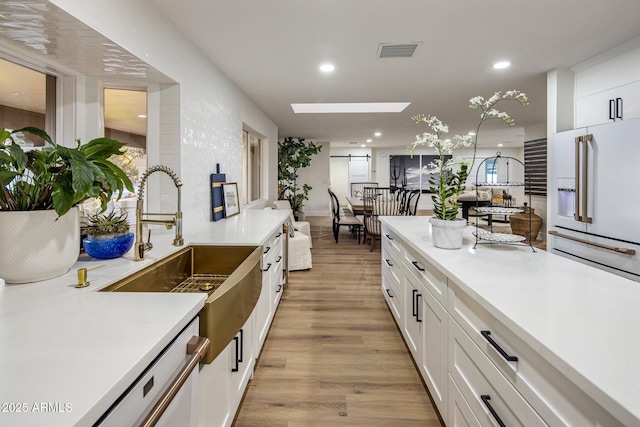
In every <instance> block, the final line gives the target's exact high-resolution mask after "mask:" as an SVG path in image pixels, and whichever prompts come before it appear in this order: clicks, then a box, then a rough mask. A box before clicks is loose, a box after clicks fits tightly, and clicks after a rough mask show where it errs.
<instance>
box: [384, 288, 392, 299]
mask: <svg viewBox="0 0 640 427" xmlns="http://www.w3.org/2000/svg"><path fill="white" fill-rule="evenodd" d="M385 290H386V291H387V295H389V298H393V295H391V292H390V291H389V289H386V288H385Z"/></svg>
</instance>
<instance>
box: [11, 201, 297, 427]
mask: <svg viewBox="0 0 640 427" xmlns="http://www.w3.org/2000/svg"><path fill="white" fill-rule="evenodd" d="M287 217H288V211H277V210H246V211H244V212H241V213H240V214H239V215H236V216H234V217H231V218H227V219H224V220H221V221H218V222H211V223H207V224H202V225H199V226H197V227H191V228H187V229H186V230H185V233H184V239H185V245H189V244H209V245H261V244H263V243H264V242H265V241H266V239H267V238H268V237H269V236H270V235H271V234H272V233H273V232H274V231H275V230H277V229H278V228H279V227H281V225H282V223H283V222H285V220H286V218H287ZM172 241H173V232H172V231H169V232H164V233H163V232H160V233H158V234H157V235H152V243H153V250H151V251H149V252H147V253H146V254H145V259H144V260H143V261H138V262H135V261H133V252H132V251H130V252H129V253H128V254H126V255H125V256H124V257H120V258H116V259H113V260H96V259H93V258H91V257H89V256H87V255H81V256H80V258H79V260H78V262H77V263H76V264H75V265H74V266H73V267H72V269H71V270H70V271H69V272H68V273H67V274H65V275H63V276H60V277H57V278H55V279H51V280H46V281H41V282H36V283H27V284H4V285H2V284H0V405H1V406H0V425H2V426H5V425H6V426H21V427H25V426H43V425H46V426H48V427H55V426H64V427H68V426H90V425H92V424H93V423H95V422H96V421H97V420H98V418H99V417H100V416H101V415H102V414H103V413H104V412H105V411H107V410H108V408H109V407H110V406H111V405H112V404H113V403H114V402H115V400H116V399H117V398H118V397H119V396H120V395H121V394H122V393H123V392H124V391H125V390H126V389H127V387H128V386H129V385H130V384H131V383H133V382H134V381H135V379H136V378H137V377H138V376H139V375H140V374H141V373H142V372H143V371H144V369H146V368H147V366H148V365H149V364H150V363H151V362H152V361H153V359H154V358H155V357H156V356H157V355H158V354H159V353H160V351H161V350H162V349H163V348H164V347H166V346H167V345H168V344H169V343H170V342H171V340H172V339H173V338H174V337H175V336H176V335H178V333H179V332H180V331H181V330H182V329H183V328H184V327H185V326H187V325H188V324H189V323H190V321H191V320H192V319H193V318H194V317H195V316H196V315H197V314H198V312H199V311H200V309H201V308H202V307H203V306H204V301H205V295H204V294H167V293H130V292H127V293H118V292H96V291H98V290H100V289H101V288H103V287H105V286H108V285H110V284H111V283H113V282H115V281H117V280H120V279H122V278H124V277H127V276H129V275H130V274H132V273H134V272H136V271H138V270H141V269H142V268H144V267H146V266H148V265H150V264H152V263H153V262H155V261H158V260H160V259H162V258H164V257H166V256H168V255H170V254H172V253H174V252H176V251H177V250H180V249H181V248H183V247H184V246H181V247H174V246H172V245H171V243H172ZM101 265H105V266H104V267H101V268H99V269H96V270H93V271H89V273H88V280H89V282H90V286H89V287H86V288H82V289H77V288H75V287H74V285H75V283H77V275H76V271H77V269H78V268H83V267H85V268H88V269H90V268H92V267H96V266H101Z"/></svg>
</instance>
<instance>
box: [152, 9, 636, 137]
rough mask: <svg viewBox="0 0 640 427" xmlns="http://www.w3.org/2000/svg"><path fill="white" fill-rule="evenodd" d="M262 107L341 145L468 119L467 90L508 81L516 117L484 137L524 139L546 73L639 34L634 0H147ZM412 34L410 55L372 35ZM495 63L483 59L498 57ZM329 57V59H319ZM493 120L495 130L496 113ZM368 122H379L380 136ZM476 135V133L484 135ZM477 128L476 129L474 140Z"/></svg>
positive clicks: (284, 126)
mask: <svg viewBox="0 0 640 427" xmlns="http://www.w3.org/2000/svg"><path fill="white" fill-rule="evenodd" d="M151 1H152V2H153V3H155V4H156V5H157V6H158V7H160V8H161V9H162V10H163V11H164V13H165V14H166V15H167V16H168V17H170V19H171V20H172V21H173V22H174V23H175V25H176V26H177V27H178V28H179V29H180V30H181V31H182V32H183V33H185V34H186V35H187V36H188V37H189V38H191V40H192V41H193V43H194V44H195V45H196V46H198V47H199V48H200V49H201V50H202V51H203V52H204V54H205V55H206V56H208V57H209V58H210V59H211V61H212V62H213V63H214V64H216V66H217V67H219V68H220V69H221V70H222V71H223V72H224V73H225V74H226V75H228V76H229V78H230V79H231V80H233V81H234V82H235V84H236V85H237V86H238V87H239V88H240V89H241V90H242V91H243V92H244V93H245V94H246V95H247V96H248V97H249V98H251V99H252V100H253V101H254V102H255V103H256V104H257V106H258V107H259V108H260V109H261V110H262V111H264V112H265V113H266V114H267V116H269V118H271V120H273V121H274V122H275V123H276V125H278V128H279V134H280V137H284V136H299V137H305V138H308V139H311V140H313V141H320V142H331V143H332V146H345V145H348V142H350V141H357V142H364V141H365V140H366V139H367V138H373V139H374V142H373V144H371V145H372V146H374V147H382V146H390V145H398V146H406V145H407V144H409V143H410V142H411V141H413V140H414V138H415V135H416V133H418V132H422V131H424V130H425V129H423V128H420V127H418V126H417V125H415V124H413V122H412V121H411V117H412V116H414V115H416V114H418V113H425V114H435V115H437V116H438V117H439V118H441V119H442V120H443V121H444V122H445V123H448V124H449V127H450V129H451V134H454V133H466V132H467V131H469V130H471V129H472V128H474V127H475V125H476V124H477V120H478V118H479V117H478V112H477V110H471V109H469V108H468V100H469V99H470V98H471V97H473V96H476V95H482V96H485V97H489V96H491V95H492V94H493V93H494V92H495V91H504V90H510V89H517V90H521V91H524V92H526V93H527V94H528V95H529V98H530V105H529V106H527V107H525V108H521V107H519V105H517V104H511V105H508V106H507V104H504V105H505V107H506V108H505V109H506V110H507V111H508V112H509V113H511V114H512V116H513V117H514V118H515V119H516V125H517V126H518V127H517V128H514V129H510V130H509V131H507V132H501V133H500V134H499V133H494V132H491V129H490V127H489V126H487V127H486V128H483V132H481V135H480V140H481V142H483V144H484V145H494V144H496V143H497V142H514V141H520V142H521V141H522V140H523V139H524V136H523V134H524V132H523V129H522V127H526V126H531V125H535V124H541V123H545V121H546V73H547V71H548V70H550V69H554V68H557V67H567V66H571V65H574V64H576V63H579V62H582V61H585V60H587V59H589V58H590V57H592V56H594V55H597V54H599V53H601V52H603V51H605V50H608V49H610V48H612V47H614V46H616V45H619V44H621V43H623V42H625V41H627V40H630V39H632V38H635V37H637V36H640V24H639V21H638V18H639V17H640V1H638V0H607V1H604V0H537V1H524V0H483V1H479V0H450V1H445V0H394V1H390V0H387V1H384V0H320V1H301V0H272V1H264V0H234V1H221V0H212V1H202V0H182V1H180V2H177V1H175V0H151ZM408 42H419V43H420V46H419V48H418V49H417V51H416V54H415V55H414V57H413V58H409V59H407V58H402V59H397V58H391V59H389V58H388V59H378V58H377V55H376V54H377V51H378V48H379V45H380V44H381V43H408ZM505 59H506V60H510V61H511V62H512V66H511V67H510V68H509V69H506V70H493V69H492V64H493V63H494V62H496V61H498V60H505ZM323 62H332V63H334V64H335V66H336V71H335V72H334V73H333V74H332V75H323V74H321V73H320V72H319V71H318V67H319V66H320V64H321V63H323ZM385 101H396V102H399V101H408V102H411V105H410V106H409V107H408V108H407V109H406V110H405V111H404V112H402V113H376V114H298V115H296V114H294V113H293V111H292V109H291V106H290V104H291V103H310V102H385ZM495 125H497V128H499V129H500V130H505V126H504V125H503V124H502V123H496V124H495ZM374 131H380V132H382V136H381V137H379V138H376V137H373V133H374ZM483 137H484V138H483ZM483 140H484V141H483Z"/></svg>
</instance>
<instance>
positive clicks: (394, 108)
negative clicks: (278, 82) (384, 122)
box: [291, 102, 411, 114]
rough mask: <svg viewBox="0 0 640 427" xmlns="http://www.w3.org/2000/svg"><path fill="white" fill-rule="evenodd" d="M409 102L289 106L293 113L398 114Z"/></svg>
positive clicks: (329, 103)
mask: <svg viewBox="0 0 640 427" xmlns="http://www.w3.org/2000/svg"><path fill="white" fill-rule="evenodd" d="M409 104H411V103H410V102H358V103H350V102H333V103H332V102H327V103H322V102H318V103H309V104H291V108H293V112H294V113H298V114H305V113H307V114H308V113H400V112H402V111H403V110H404V109H405V108H407V107H408V106H409Z"/></svg>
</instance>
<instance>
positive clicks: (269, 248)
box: [262, 246, 271, 254]
mask: <svg viewBox="0 0 640 427" xmlns="http://www.w3.org/2000/svg"><path fill="white" fill-rule="evenodd" d="M270 250H271V246H267V249H265V251H264V252H262V253H263V254H266V253H267V252H269V251H270Z"/></svg>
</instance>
